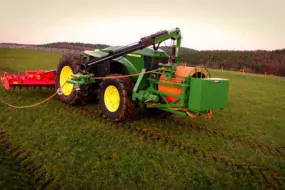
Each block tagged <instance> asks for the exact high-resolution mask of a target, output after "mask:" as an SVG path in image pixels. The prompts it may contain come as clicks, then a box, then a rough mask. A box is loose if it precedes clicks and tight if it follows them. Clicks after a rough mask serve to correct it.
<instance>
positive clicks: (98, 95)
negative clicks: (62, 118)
mask: <svg viewBox="0 0 285 190" xmlns="http://www.w3.org/2000/svg"><path fill="white" fill-rule="evenodd" d="M169 39H171V40H172V47H171V49H172V54H171V55H168V54H167V53H166V52H164V51H162V50H160V49H159V45H160V44H161V43H162V42H163V41H165V40H169ZM180 45H181V32H180V29H179V28H175V29H172V30H169V31H167V30H164V31H160V32H157V33H155V34H152V35H150V36H146V37H143V38H141V39H140V41H139V42H137V43H134V44H132V45H128V46H113V47H108V48H105V49H101V50H98V49H96V50H94V51H84V54H71V53H69V54H65V55H63V57H62V58H61V59H60V61H59V64H58V66H57V69H56V88H57V89H59V91H58V94H59V99H60V100H61V101H62V102H64V103H66V104H71V105H83V104H87V103H88V102H89V101H90V100H94V99H96V100H97V101H98V104H99V107H100V110H101V111H102V113H103V115H104V116H105V117H106V118H108V119H110V120H113V121H125V120H129V119H131V118H132V117H133V114H134V113H135V112H136V110H137V105H138V103H142V104H143V105H144V106H145V108H147V109H149V110H150V111H151V110H155V111H157V112H153V113H159V112H162V113H174V114H178V115H182V116H190V117H196V116H198V115H205V116H206V117H207V118H210V117H211V116H212V110H214V109H223V108H225V107H226V106H227V98H228V87H229V81H228V80H227V79H221V78H211V76H210V73H209V71H208V70H207V69H206V68H204V67H201V66H197V67H188V66H181V65H179V59H180V57H179V54H180ZM151 46H152V47H151Z"/></svg>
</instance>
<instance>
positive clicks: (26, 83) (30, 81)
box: [1, 70, 55, 90]
mask: <svg viewBox="0 0 285 190" xmlns="http://www.w3.org/2000/svg"><path fill="white" fill-rule="evenodd" d="M1 82H2V85H3V86H4V88H5V89H6V90H9V89H10V87H14V89H15V88H16V87H19V88H20V89H21V88H22V87H26V88H29V87H34V88H36V87H39V88H42V87H47V88H54V87H55V70H51V71H42V70H39V71H25V73H24V75H21V74H20V72H18V74H17V75H15V74H12V75H8V74H7V72H5V73H4V75H3V76H1Z"/></svg>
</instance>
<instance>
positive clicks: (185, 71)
mask: <svg viewBox="0 0 285 190" xmlns="http://www.w3.org/2000/svg"><path fill="white" fill-rule="evenodd" d="M196 73H202V74H203V75H204V76H205V77H206V78H209V74H208V72H207V70H205V69H203V68H200V67H198V68H195V67H188V66H177V67H176V70H175V77H173V78H171V79H170V81H166V80H164V74H162V75H161V76H160V78H159V81H161V82H165V83H178V84H179V83H181V82H182V81H184V80H185V78H182V77H187V76H190V77H195V74H196ZM158 90H159V91H160V92H168V93H171V94H175V95H180V94H181V92H182V89H180V88H176V87H172V86H166V85H162V84H159V85H158ZM164 97H165V99H166V100H167V101H168V102H169V103H172V102H173V101H175V100H177V98H175V97H173V96H167V95H164ZM179 103H180V101H177V102H176V104H179Z"/></svg>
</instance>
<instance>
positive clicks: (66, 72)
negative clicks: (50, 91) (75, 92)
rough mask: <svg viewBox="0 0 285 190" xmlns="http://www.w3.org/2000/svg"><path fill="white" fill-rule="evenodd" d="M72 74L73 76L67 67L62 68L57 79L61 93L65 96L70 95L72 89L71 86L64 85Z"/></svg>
mask: <svg viewBox="0 0 285 190" xmlns="http://www.w3.org/2000/svg"><path fill="white" fill-rule="evenodd" d="M72 74H73V72H72V69H71V68H70V67H69V66H64V67H63V68H62V70H61V72H60V77H59V79H60V82H59V83H60V87H61V91H62V93H63V94H64V95H65V96H68V95H70V94H71V92H72V89H73V84H69V83H65V82H66V80H67V79H68V78H70V76H71V75H72ZM64 83H65V85H64ZM63 85H64V86H63ZM62 86H63V87H62Z"/></svg>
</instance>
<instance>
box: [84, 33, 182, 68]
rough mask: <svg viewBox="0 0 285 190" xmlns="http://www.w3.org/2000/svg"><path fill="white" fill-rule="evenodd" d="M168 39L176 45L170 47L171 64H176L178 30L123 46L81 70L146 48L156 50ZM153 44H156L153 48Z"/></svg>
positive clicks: (177, 56) (85, 64)
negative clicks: (151, 47)
mask: <svg viewBox="0 0 285 190" xmlns="http://www.w3.org/2000/svg"><path fill="white" fill-rule="evenodd" d="M168 39H172V40H173V41H174V40H176V41H177V42H176V44H174V43H173V45H172V55H171V63H174V62H175V63H178V61H179V51H180V44H181V33H180V29H179V28H175V29H172V30H163V31H160V32H157V33H155V34H152V35H149V36H146V37H143V38H141V39H140V41H139V42H137V43H135V44H132V45H130V46H124V47H122V48H120V49H118V50H115V51H110V52H109V54H108V55H105V56H102V57H99V58H97V59H92V60H91V61H87V62H85V63H84V64H83V68H82V69H83V70H84V69H87V68H90V67H92V66H94V65H95V64H98V63H101V62H104V61H107V60H111V59H115V58H117V57H120V56H123V55H126V54H128V53H130V52H133V51H136V50H140V49H143V48H146V47H148V46H151V45H153V49H155V50H157V49H158V48H159V45H160V43H161V42H163V41H166V40H168ZM155 44H158V45H157V46H155Z"/></svg>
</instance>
